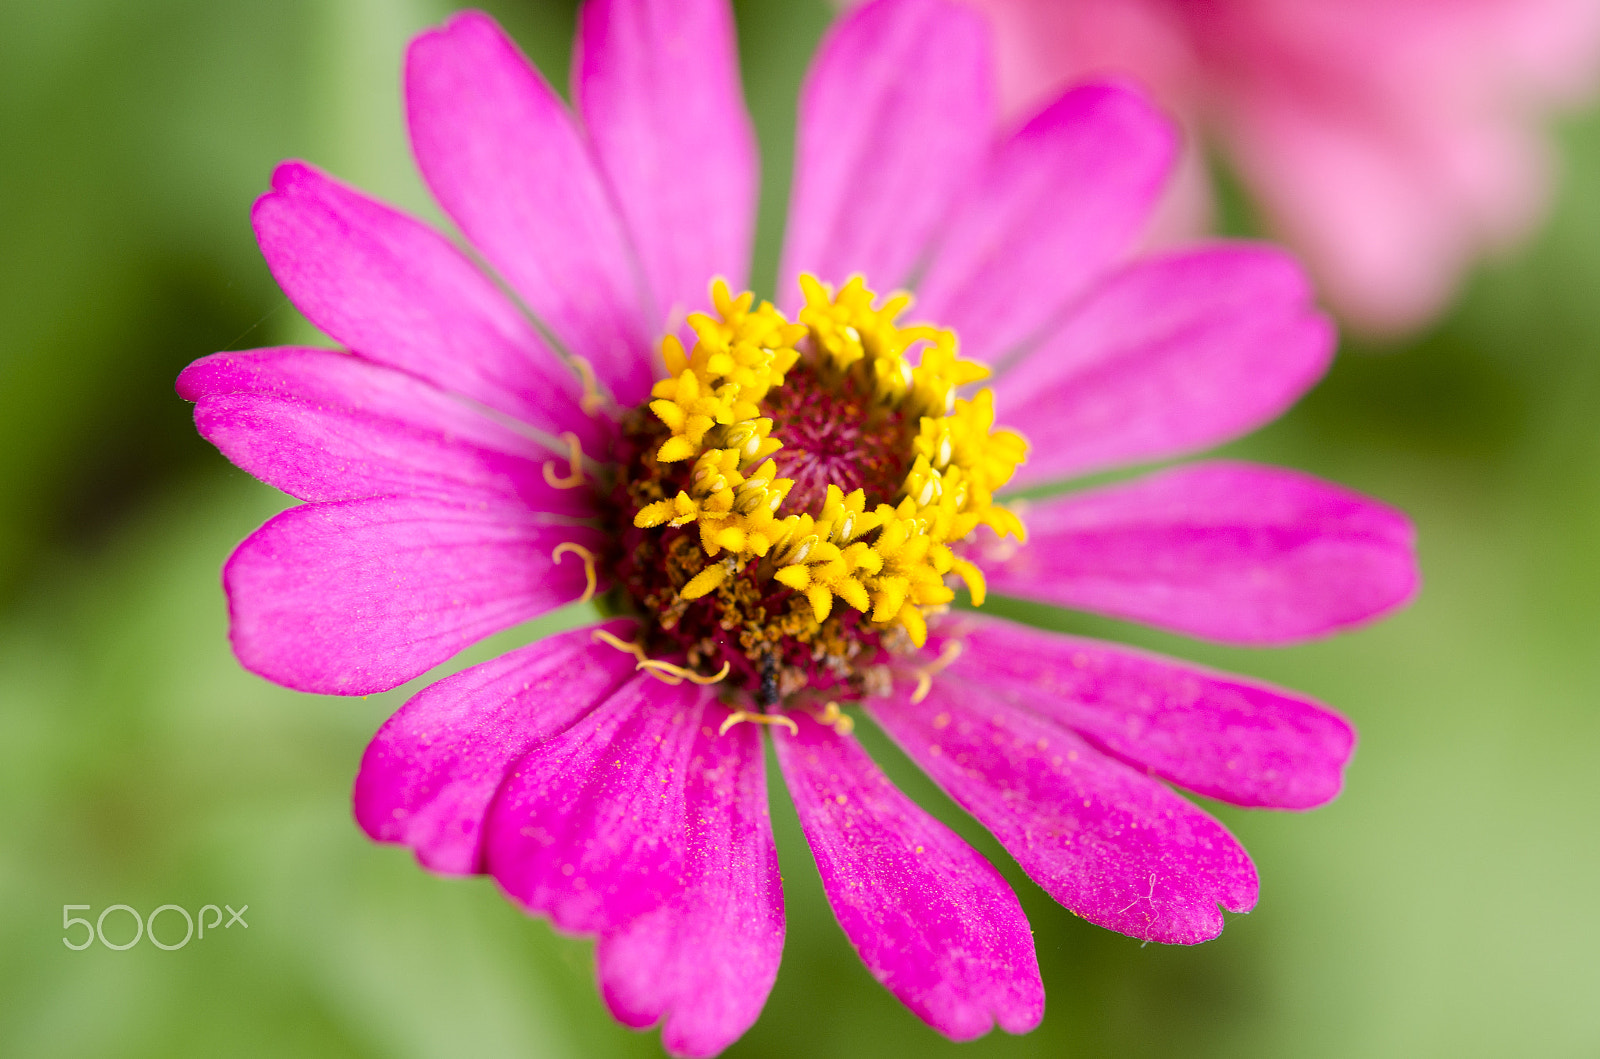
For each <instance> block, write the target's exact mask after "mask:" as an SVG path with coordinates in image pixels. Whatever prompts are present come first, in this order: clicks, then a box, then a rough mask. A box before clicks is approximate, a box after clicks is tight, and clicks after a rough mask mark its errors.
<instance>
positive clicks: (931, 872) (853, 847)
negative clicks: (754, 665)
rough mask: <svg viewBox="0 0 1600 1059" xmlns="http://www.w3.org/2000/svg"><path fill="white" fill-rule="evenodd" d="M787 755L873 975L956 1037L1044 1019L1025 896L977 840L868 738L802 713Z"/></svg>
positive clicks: (844, 923) (805, 822)
mask: <svg viewBox="0 0 1600 1059" xmlns="http://www.w3.org/2000/svg"><path fill="white" fill-rule="evenodd" d="M789 716H791V717H793V718H795V721H796V723H797V724H798V725H799V729H800V730H799V734H798V735H792V736H791V735H787V734H784V733H778V734H776V735H775V737H774V742H775V743H776V744H777V748H778V763H779V765H780V766H782V768H783V775H784V779H785V780H786V781H787V782H788V785H789V794H790V796H791V797H792V798H793V799H794V804H795V809H796V810H797V811H798V812H799V814H800V826H801V827H802V828H803V829H804V831H805V835H806V841H807V842H809V843H810V844H811V852H812V854H813V855H815V857H816V859H817V869H818V871H820V872H821V874H822V886H823V889H824V890H825V891H826V892H827V894H828V903H829V904H830V905H832V906H833V912H834V915H836V916H838V918H839V925H840V926H841V927H843V928H844V932H845V936H846V937H848V938H849V939H850V943H851V944H852V945H854V946H855V949H856V951H857V952H858V953H860V954H861V959H862V961H863V962H864V963H865V964H866V965H867V969H868V970H870V971H871V972H872V974H873V977H875V978H877V979H878V981H880V982H882V983H883V984H884V986H885V987H886V988H887V989H888V990H889V991H890V992H891V993H893V994H894V995H895V996H896V997H898V998H899V1000H900V1002H901V1003H903V1004H905V1005H906V1007H908V1008H910V1009H911V1011H912V1013H913V1014H915V1015H916V1016H917V1017H918V1018H920V1019H922V1020H923V1021H924V1022H926V1023H927V1024H928V1025H930V1026H932V1027H933V1028H934V1029H936V1030H938V1031H939V1032H940V1033H943V1034H944V1035H945V1036H947V1037H951V1038H953V1039H955V1040H970V1039H971V1038H973V1037H979V1036H982V1035H983V1034H985V1033H987V1032H988V1031H989V1028H990V1027H991V1026H992V1025H993V1024H994V1022H995V1021H998V1022H999V1023H1000V1026H1001V1027H1002V1028H1003V1029H1005V1030H1007V1031H1009V1032H1011V1033H1026V1032H1027V1031H1028V1030H1031V1029H1033V1027H1035V1026H1037V1025H1038V1024H1039V1020H1040V1018H1042V1017H1043V1015H1044V985H1043V984H1042V983H1041V982H1040V980H1039V965H1038V962H1037V960H1036V958H1035V956H1034V951H1033V936H1032V932H1031V931H1030V929H1029V927H1028V920H1027V918H1026V917H1025V916H1024V915H1023V914H1022V907H1021V906H1020V905H1019V904H1018V903H1017V898H1016V895H1015V894H1013V893H1012V892H1011V888H1010V887H1009V886H1007V885H1006V882H1005V880H1004V879H1002V878H1001V877H1000V873H999V872H997V871H995V870H994V868H993V867H992V866H991V865H990V864H989V862H988V861H986V860H984V859H983V857H982V856H980V855H979V854H978V853H977V852H976V851H975V850H973V849H972V847H971V846H968V845H967V844H966V843H965V842H963V841H962V840H961V839H960V838H959V837H957V836H956V835H955V833H953V832H952V831H950V830H949V829H948V828H946V827H945V826H944V825H943V824H941V823H939V822H938V821H937V820H934V819H933V818H932V817H931V816H929V815H928V814H927V813H925V812H923V811H922V810H921V809H920V808H918V807H917V805H916V804H915V803H914V802H912V801H911V800H910V799H909V798H907V797H906V796H905V795H904V794H902V793H900V791H899V790H897V789H896V788H895V787H894V785H893V784H892V783H890V782H889V779H888V777H886V776H884V774H883V773H882V772H880V771H879V770H878V767H877V766H876V765H874V764H873V763H872V759H871V758H869V757H868V756H867V754H866V752H865V751H864V750H862V749H861V745H860V744H859V743H857V742H856V741H855V739H853V738H850V737H848V736H838V735H835V734H834V733H833V732H832V731H831V730H830V729H828V728H825V727H823V726H822V725H819V724H817V723H816V722H814V721H812V720H811V719H810V718H808V717H806V716H805V715H804V714H801V713H798V712H791V713H790V715H789Z"/></svg>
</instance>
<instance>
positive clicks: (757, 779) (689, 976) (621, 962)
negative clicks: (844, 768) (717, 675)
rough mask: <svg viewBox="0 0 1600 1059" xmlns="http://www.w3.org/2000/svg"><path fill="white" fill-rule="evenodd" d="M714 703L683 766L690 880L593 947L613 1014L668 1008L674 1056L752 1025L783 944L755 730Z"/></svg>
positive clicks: (711, 1045)
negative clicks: (724, 724) (725, 722)
mask: <svg viewBox="0 0 1600 1059" xmlns="http://www.w3.org/2000/svg"><path fill="white" fill-rule="evenodd" d="M718 709H719V708H718V707H708V709H707V711H706V713H705V714H703V715H702V716H701V723H700V727H699V730H698V732H697V733H696V734H695V737H694V744H693V748H692V749H691V751H690V755H689V763H688V768H687V771H686V775H685V779H686V781H687V784H686V790H685V799H686V820H687V832H686V834H685V836H684V850H683V879H684V888H683V890H682V891H681V892H680V893H679V894H678V895H677V896H676V897H675V899H673V900H672V901H671V902H669V903H667V904H664V905H663V906H662V907H660V908H658V909H656V910H655V911H653V912H648V913H646V914H644V915H642V916H640V917H639V918H638V919H635V920H633V921H632V922H631V923H629V924H628V925H627V926H625V927H622V928H621V929H619V930H617V931H615V932H613V933H611V934H608V935H606V936H604V937H603V938H602V939H601V940H600V944H599V945H598V947H597V948H596V949H595V964H596V967H597V970H598V973H599V978H600V989H601V992H602V993H603V995H604V996H605V1000H606V1004H607V1006H609V1007H610V1008H611V1011H612V1013H613V1014H614V1015H615V1016H616V1017H617V1019H618V1020H619V1021H621V1022H623V1023H624V1024H626V1025H629V1026H634V1027H644V1026H650V1025H653V1024H654V1023H655V1022H657V1021H658V1020H659V1019H661V1017H662V1016H663V1015H665V1016H666V1025H665V1026H663V1027H662V1030H661V1043H662V1046H663V1047H664V1048H665V1049H666V1050H667V1052H669V1053H670V1054H672V1055H679V1056H708V1055H716V1054H717V1053H718V1052H720V1051H722V1050H723V1049H724V1048H726V1047H727V1046H728V1045H730V1044H732V1043H733V1042H734V1041H735V1040H737V1039H738V1038H739V1037H740V1035H742V1034H743V1033H744V1031H745V1030H747V1029H749V1028H750V1026H751V1025H752V1024H753V1023H754V1022H755V1021H756V1018H757V1016H759V1015H760V1014H761V1008H762V1006H763V1005H764V1004H765V1003H766V1000H767V994H768V993H769V992H771V990H772V983H773V982H774V981H775V980H776V979H777V976H778V963H779V960H780V958H781V957H782V955H783V886H782V884H781V882H780V880H779V877H778V852H777V849H776V847H775V846H774V845H773V841H772V824H771V821H770V820H769V819H768V816H767V781H766V762H765V758H764V757H763V754H762V741H761V737H760V733H759V731H758V730H757V729H756V727H755V726H754V725H749V724H745V725H736V726H735V727H733V728H731V729H729V730H728V732H727V734H725V735H718V734H717V729H716V725H717V724H718V723H719V721H718ZM723 715H724V716H725V712H724V714H723Z"/></svg>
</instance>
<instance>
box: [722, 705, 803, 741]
mask: <svg viewBox="0 0 1600 1059" xmlns="http://www.w3.org/2000/svg"><path fill="white" fill-rule="evenodd" d="M740 721H749V722H750V723H751V724H782V725H787V726H788V728H789V734H790V735H799V734H800V726H799V725H798V724H795V723H794V718H793V717H785V716H784V715H783V714H781V713H751V712H750V711H749V710H735V711H733V712H732V713H730V714H728V719H727V720H725V721H723V722H722V727H720V728H718V729H717V734H718V735H727V734H728V729H729V728H732V727H733V726H734V725H736V724H738V723H739V722H740Z"/></svg>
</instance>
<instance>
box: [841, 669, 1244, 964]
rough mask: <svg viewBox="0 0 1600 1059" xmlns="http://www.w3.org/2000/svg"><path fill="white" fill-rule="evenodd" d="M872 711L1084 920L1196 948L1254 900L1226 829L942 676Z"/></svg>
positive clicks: (1077, 743)
mask: <svg viewBox="0 0 1600 1059" xmlns="http://www.w3.org/2000/svg"><path fill="white" fill-rule="evenodd" d="M908 691H909V688H904V689H901V690H900V694H899V695H898V697H897V698H895V699H892V700H891V699H875V700H872V701H871V702H869V704H868V709H869V711H870V712H871V713H872V716H873V717H874V718H875V719H876V720H877V721H878V723H879V724H880V725H882V726H883V729H884V730H885V731H886V732H888V733H889V735H890V736H891V737H892V738H893V739H894V741H895V742H896V743H898V744H899V745H900V747H901V748H902V749H904V750H905V752H906V753H907V754H908V755H910V756H911V758H912V759H914V760H915V761H916V762H917V764H919V765H921V766H922V768H923V769H924V770H926V771H927V773H928V775H930V776H932V777H933V778H934V780H935V781H936V782H938V784H939V786H941V787H943V788H944V789H945V791H947V792H948V793H949V794H950V796H951V797H952V798H954V799H955V800H956V801H957V802H959V803H960V804H961V805H962V807H963V808H965V809H966V810H967V811H968V812H970V813H971V814H972V815H973V816H975V817H977V818H978V820H979V821H980V822H981V823H982V824H983V826H985V827H987V828H988V829H989V830H990V831H992V832H994V836H995V837H996V838H998V839H999V840H1000V843H1001V844H1002V845H1004V846H1005V847H1006V849H1007V850H1009V851H1010V852H1011V855H1012V856H1014V857H1016V858H1017V863H1018V864H1020V865H1021V866H1022V869H1023V870H1024V871H1026V872H1027V873H1028V874H1029V876H1031V877H1032V878H1033V880H1034V881H1035V882H1037V883H1038V884H1039V885H1040V886H1042V887H1044V889H1045V890H1046V891H1047V892H1048V893H1049V894H1050V896H1051V897H1054V898H1055V899H1056V900H1057V901H1060V902H1061V903H1062V904H1063V905H1065V906H1066V907H1067V908H1069V909H1071V910H1072V911H1073V912H1076V913H1077V914H1078V915H1080V916H1082V917H1083V918H1084V919H1087V920H1088V921H1089V922H1091V923H1095V924H1098V925H1099V926H1102V927H1108V928H1110V929H1112V930H1118V931H1121V932H1122V933H1124V934H1131V935H1133V936H1134V937H1136V938H1140V939H1143V940H1144V941H1160V942H1166V943H1168V944H1175V945H1192V944H1195V943H1197V942H1201V941H1207V940H1209V939H1211V938H1214V937H1216V936H1217V935H1218V934H1219V933H1221V932H1222V913H1221V912H1220V911H1219V910H1218V908H1217V906H1218V905H1219V904H1220V905H1222V906H1223V907H1225V908H1227V909H1228V910H1229V911H1233V912H1248V911H1250V909H1251V908H1253V907H1255V903H1256V891H1257V882H1256V872H1255V867H1254V866H1253V865H1252V864H1251V863H1250V858H1249V856H1248V855H1246V853H1245V851H1244V850H1243V849H1242V848H1241V847H1240V845H1239V843H1238V842H1236V841H1235V840H1234V838H1233V836H1232V835H1230V834H1228V832H1227V831H1226V830H1225V829H1224V828H1223V826H1222V825H1221V824H1219V823H1217V822H1216V821H1215V820H1213V819H1212V818H1211V817H1209V816H1207V815H1206V814H1205V813H1203V812H1201V811H1200V810H1199V809H1197V808H1196V807H1195V806H1193V805H1191V804H1190V803H1189V802H1187V801H1185V800H1184V799H1183V798H1181V797H1179V796H1178V795H1176V794H1174V793H1173V792H1172V791H1170V790H1168V789H1167V788H1166V787H1164V786H1162V785H1161V784H1160V783H1158V782H1156V781H1155V780H1152V779H1150V778H1149V777H1147V776H1143V775H1141V774H1140V773H1138V772H1135V771H1134V770H1133V769H1131V768H1129V767H1128V766H1126V765H1124V764H1122V763H1121V762H1117V761H1113V760H1111V759H1110V758H1108V757H1106V756H1105V755H1103V754H1101V753H1100V752H1099V751H1097V750H1095V749H1094V747H1092V746H1091V745H1089V744H1088V743H1087V742H1085V741H1084V740H1083V739H1082V738H1081V737H1080V736H1078V735H1077V734H1076V733H1074V732H1071V731H1069V730H1068V729H1066V728H1062V727H1060V726H1059V725H1055V724H1051V723H1049V722H1048V721H1045V720H1042V719H1040V718H1039V717H1037V716H1035V715H1034V714H1032V713H1030V712H1028V711H1026V710H1024V709H1022V708H1020V707H1017V706H1015V705H1012V704H1011V703H1009V702H1007V701H1005V700H1003V699H1002V698H1000V697H999V696H997V695H995V694H994V693H993V692H992V691H990V690H989V689H987V688H984V687H982V686H981V685H978V684H973V683H968V682H966V681H964V680H961V679H960V678H958V677H955V676H953V675H951V674H950V673H948V672H947V673H944V674H941V675H940V677H939V679H938V680H937V681H935V682H934V687H933V691H932V693H931V694H929V696H928V697H927V698H926V699H925V700H923V701H922V702H921V703H918V704H916V705H912V704H911V703H910V701H909V698H910V697H909V695H908V694H907V692H908Z"/></svg>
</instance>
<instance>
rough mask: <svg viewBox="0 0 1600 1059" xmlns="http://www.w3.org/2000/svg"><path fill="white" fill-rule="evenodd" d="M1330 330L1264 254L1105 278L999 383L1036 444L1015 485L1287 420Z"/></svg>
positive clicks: (1231, 254) (1202, 259)
mask: <svg viewBox="0 0 1600 1059" xmlns="http://www.w3.org/2000/svg"><path fill="white" fill-rule="evenodd" d="M1333 346H1334V336H1333V329H1332V328H1331V326H1330V325H1329V324H1328V322H1327V320H1326V319H1325V318H1324V317H1323V316H1322V315H1321V314H1320V313H1318V312H1317V311H1316V308H1315V307H1314V306H1313V305H1312V302H1311V289H1310V287H1309V286H1308V285H1307V283H1306V278H1305V274H1304V273H1303V272H1302V271H1301V269H1300V267H1299V266H1298V265H1296V264H1295V263H1294V261H1293V260H1292V259H1291V258H1289V257H1288V256H1286V255H1284V254H1282V253H1280V252H1279V251H1277V250H1273V249H1269V248H1267V247H1265V246H1251V245H1245V244H1224V245H1216V246H1210V247H1205V248H1202V249H1198V250H1190V251H1186V252H1182V253H1174V254H1169V255H1166V256H1163V257H1158V258H1150V259H1146V260H1144V261H1141V262H1139V263H1137V264H1135V265H1132V266H1130V267H1129V268H1127V269H1124V270H1123V271H1122V272H1120V273H1118V274H1117V275H1115V276H1113V277H1111V278H1110V279H1109V280H1107V281H1105V282H1104V283H1103V284H1101V285H1100V286H1099V287H1097V288H1096V289H1095V290H1094V291H1092V292H1091V293H1090V294H1089V295H1088V297H1087V298H1086V299H1085V301H1084V302H1083V304H1082V305H1080V307H1079V308H1078V309H1077V310H1076V311H1075V312H1074V313H1072V315H1071V316H1070V317H1069V318H1068V319H1067V320H1066V321H1065V323H1064V324H1063V325H1062V326H1061V327H1060V328H1059V329H1058V330H1057V331H1055V333H1053V334H1052V335H1050V336H1049V337H1048V338H1046V339H1045V340H1044V341H1043V342H1042V343H1040V345H1039V346H1038V347H1036V348H1035V349H1034V350H1033V351H1032V352H1030V353H1029V354H1028V355H1027V356H1026V357H1025V358H1023V359H1022V360H1021V361H1019V362H1018V363H1017V365H1016V367H1014V368H1013V369H1011V370H1010V371H1007V372H1006V373H1004V374H1002V375H1001V376H1000V377H999V378H998V379H997V380H996V381H995V383H994V390H995V405H996V408H997V409H998V410H999V420H1000V421H1001V422H1003V423H1006V424H1007V425H1009V426H1012V427H1014V428H1016V429H1018V430H1020V431H1021V432H1022V433H1023V434H1025V435H1026V436H1027V438H1028V440H1029V442H1030V443H1031V448H1030V450H1029V456H1028V462H1027V463H1026V464H1024V465H1023V466H1022V467H1021V468H1019V470H1018V473H1017V478H1016V484H1017V485H1026V484H1032V483H1037V482H1045V481H1050V480H1052V479H1057V478H1062V477H1065V476H1067V475H1071V474H1082V473H1085V472H1088V471H1095V470H1102V469H1104V468H1107V467H1113V466H1117V465H1119V464H1126V463H1134V462H1138V461H1142V460H1156V459H1162V458H1165V457H1169V456H1176V455H1180V454H1183V453H1187V452H1191V451H1194V450H1196V449H1201V448H1205V447H1208V446H1211V445H1216V444H1218V443H1220V442H1223V441H1226V440H1228V439H1230V438H1234V437H1237V436H1239V435H1241V434H1244V433H1247V432H1249V431H1251V430H1254V429H1255V428H1256V427H1258V426H1260V425H1261V424H1263V423H1266V422H1269V421H1270V420H1272V419H1274V418H1276V417H1277V416H1278V415H1279V414H1281V413H1282V412H1283V411H1284V410H1285V409H1286V408H1288V407H1289V405H1290V404H1292V403H1293V402H1294V400H1295V399H1296V398H1297V397H1299V396H1300V395H1301V394H1302V393H1304V392H1305V391H1306V390H1307V389H1309V388H1310V387H1311V386H1312V384H1314V383H1315V382H1316V381H1317V379H1319V378H1321V376H1322V373H1323V372H1324V371H1326V370H1327V367H1328V363H1329V360H1330V359H1331V357H1332V356H1333Z"/></svg>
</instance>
